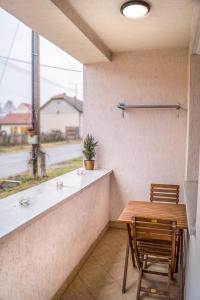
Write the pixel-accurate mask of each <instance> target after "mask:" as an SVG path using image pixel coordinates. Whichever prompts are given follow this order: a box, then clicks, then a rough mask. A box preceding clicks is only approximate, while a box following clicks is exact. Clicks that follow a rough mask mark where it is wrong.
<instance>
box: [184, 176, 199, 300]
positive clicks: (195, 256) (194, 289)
mask: <svg viewBox="0 0 200 300" xmlns="http://www.w3.org/2000/svg"><path fill="white" fill-rule="evenodd" d="M198 180H199V183H200V173H199V178H198ZM188 200H189V199H188ZM196 213H197V215H196V235H195V236H194V235H193V236H189V237H188V246H187V248H188V249H187V267H186V280H185V300H199V298H200V297H199V287H200V276H199V268H200V184H199V186H198V199H197V212H196Z"/></svg>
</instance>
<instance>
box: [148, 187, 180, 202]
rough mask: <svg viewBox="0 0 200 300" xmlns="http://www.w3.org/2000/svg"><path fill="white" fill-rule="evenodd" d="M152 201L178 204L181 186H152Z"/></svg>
mask: <svg viewBox="0 0 200 300" xmlns="http://www.w3.org/2000/svg"><path fill="white" fill-rule="evenodd" d="M150 201H151V202H163V203H165V202H166V203H176V204H178V202H179V185H175V184H157V183H153V184H151V191H150Z"/></svg>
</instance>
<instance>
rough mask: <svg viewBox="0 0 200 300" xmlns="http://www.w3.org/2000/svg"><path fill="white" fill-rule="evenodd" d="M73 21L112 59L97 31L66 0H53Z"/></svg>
mask: <svg viewBox="0 0 200 300" xmlns="http://www.w3.org/2000/svg"><path fill="white" fill-rule="evenodd" d="M51 1H52V2H53V3H54V4H55V5H56V6H57V7H58V8H59V9H60V10H61V11H62V12H63V13H64V15H65V16H66V17H67V18H68V19H70V20H71V22H72V23H73V24H74V25H75V26H76V27H77V28H78V29H79V30H80V31H81V32H82V33H83V34H84V35H85V36H86V37H87V38H88V39H89V40H90V41H91V42H92V43H93V44H94V45H95V46H96V47H97V48H98V49H99V50H100V51H101V52H102V53H103V54H104V55H105V56H106V57H107V58H108V60H110V61H111V60H112V53H111V51H110V50H109V49H108V47H107V46H106V45H105V44H104V43H103V41H102V40H101V39H100V38H99V37H98V36H97V35H96V33H95V32H94V31H93V30H92V29H91V28H90V27H89V26H88V24H87V23H86V22H85V21H84V20H83V19H82V18H81V16H80V15H79V14H78V13H77V12H76V10H75V9H74V8H73V7H72V6H71V4H70V3H69V2H67V1H66V0H51Z"/></svg>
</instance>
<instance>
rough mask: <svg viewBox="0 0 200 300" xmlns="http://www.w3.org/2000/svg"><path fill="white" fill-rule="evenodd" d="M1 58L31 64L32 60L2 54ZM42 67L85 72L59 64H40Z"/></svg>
mask: <svg viewBox="0 0 200 300" xmlns="http://www.w3.org/2000/svg"><path fill="white" fill-rule="evenodd" d="M0 58H1V59H5V60H7V61H8V60H12V61H15V62H19V63H23V64H29V65H30V64H31V62H29V61H27V60H23V59H19V58H13V57H7V56H3V55H0ZM40 67H44V68H50V69H57V70H62V71H70V72H77V73H83V71H81V70H76V69H70V68H63V67H57V66H51V65H45V64H40Z"/></svg>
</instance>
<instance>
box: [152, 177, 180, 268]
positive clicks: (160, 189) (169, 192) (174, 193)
mask: <svg viewBox="0 0 200 300" xmlns="http://www.w3.org/2000/svg"><path fill="white" fill-rule="evenodd" d="M179 189H180V186H179V185H176V184H158V183H152V184H151V190H150V201H151V202H160V203H171V204H173V203H174V204H178V203H179ZM181 234H182V232H181V231H178V232H177V238H176V273H177V272H178V263H179V252H180V239H181Z"/></svg>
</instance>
